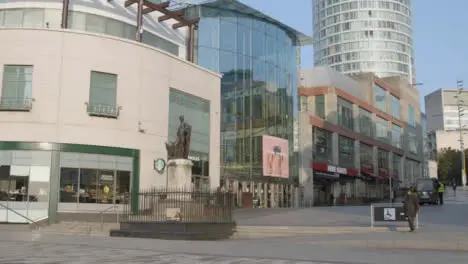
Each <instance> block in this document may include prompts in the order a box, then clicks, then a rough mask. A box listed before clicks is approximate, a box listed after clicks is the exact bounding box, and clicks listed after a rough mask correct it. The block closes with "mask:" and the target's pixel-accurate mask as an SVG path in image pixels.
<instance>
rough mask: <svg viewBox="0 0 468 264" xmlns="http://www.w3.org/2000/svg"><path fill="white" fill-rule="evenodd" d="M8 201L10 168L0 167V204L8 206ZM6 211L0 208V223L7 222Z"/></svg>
mask: <svg viewBox="0 0 468 264" xmlns="http://www.w3.org/2000/svg"><path fill="white" fill-rule="evenodd" d="M9 201H10V166H0V203H1V204H2V205H3V206H8V202H9ZM7 221H8V218H7V209H5V208H4V207H2V206H0V222H7Z"/></svg>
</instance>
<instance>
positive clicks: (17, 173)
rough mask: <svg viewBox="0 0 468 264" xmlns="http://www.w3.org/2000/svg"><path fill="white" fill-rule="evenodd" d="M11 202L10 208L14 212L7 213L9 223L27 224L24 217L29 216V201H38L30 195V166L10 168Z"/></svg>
mask: <svg viewBox="0 0 468 264" xmlns="http://www.w3.org/2000/svg"><path fill="white" fill-rule="evenodd" d="M9 174H10V177H9V188H8V190H9V191H8V192H9V196H10V198H9V202H8V206H9V207H10V208H11V209H12V210H14V211H15V212H16V213H14V212H12V211H8V212H7V219H8V222H11V223H27V222H28V220H27V219H25V218H24V217H22V216H21V215H23V216H26V217H27V215H28V201H29V200H32V201H37V198H36V197H34V196H31V195H29V175H30V168H29V166H10V171H9Z"/></svg>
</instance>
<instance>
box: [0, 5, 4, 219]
mask: <svg viewBox="0 0 468 264" xmlns="http://www.w3.org/2000/svg"><path fill="white" fill-rule="evenodd" d="M4 18H5V11H3V10H0V26H4V24H3V21H4ZM0 219H1V216H0Z"/></svg>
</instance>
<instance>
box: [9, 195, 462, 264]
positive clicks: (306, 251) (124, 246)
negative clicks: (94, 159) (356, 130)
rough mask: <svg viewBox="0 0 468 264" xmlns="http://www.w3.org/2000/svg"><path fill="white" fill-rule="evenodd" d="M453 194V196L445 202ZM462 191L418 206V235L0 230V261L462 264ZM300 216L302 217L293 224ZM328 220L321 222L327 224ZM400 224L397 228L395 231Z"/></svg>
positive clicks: (351, 217) (360, 214)
mask: <svg viewBox="0 0 468 264" xmlns="http://www.w3.org/2000/svg"><path fill="white" fill-rule="evenodd" d="M451 195H452V196H451ZM466 215H468V191H459V192H458V194H457V196H456V197H455V196H454V195H453V193H451V192H448V193H447V196H446V204H445V205H443V206H424V207H422V211H421V229H419V230H418V231H417V232H416V233H409V232H407V231H406V230H405V231H402V229H398V231H394V230H393V231H391V229H389V230H390V231H389V232H372V231H371V229H370V228H369V232H360V233H347V234H340V233H317V234H305V235H301V236H285V237H269V238H266V237H264V238H256V239H252V238H237V239H232V240H227V241H215V242H213V241H165V240H151V239H133V238H113V237H102V236H101V237H99V236H86V235H81V236H78V235H69V234H68V235H67V234H53V233H40V232H39V233H31V232H20V231H18V230H16V229H15V228H13V227H14V226H12V228H8V226H7V228H3V229H0V263H8V264H27V263H31V264H32V263H34V264H36V263H37V264H59V263H72V264H74V263H102V264H107V263H113V264H120V263H132V264H140V263H155V264H158V263H159V264H161V263H167V264H170V263H171V264H178V263H187V264H198V263H199V264H205V263H212V264H215V263H221V264H222V263H225V264H229V263H238V264H239V263H245V264H255V263H265V264H267V263H269V264H270V263H271V264H274V263H285V264H287V263H291V264H293V263H304V264H305V263H311V264H312V263H319V264H326V263H328V264H340V263H341V264H393V263H425V264H440V263H450V264H458V263H459V264H466V263H468V223H467V222H466ZM236 217H237V220H238V222H239V223H240V224H241V225H242V224H243V225H245V224H246V223H249V224H251V225H252V224H253V225H255V224H256V225H258V226H259V225H261V224H262V222H264V225H270V226H271V225H274V224H277V225H282V226H286V225H290V226H296V227H300V226H309V227H314V226H316V227H329V228H333V227H336V228H338V227H343V226H360V227H364V226H366V225H368V224H369V208H368V207H364V206H363V207H333V208H311V209H293V210H291V209H284V210H282V209H272V210H269V211H268V210H260V211H257V213H255V212H254V211H249V210H246V211H243V212H240V213H239V214H237V215H236ZM298 217H302V218H301V219H297V218H298ZM327 218H328V220H327ZM402 226H404V224H403V225H402Z"/></svg>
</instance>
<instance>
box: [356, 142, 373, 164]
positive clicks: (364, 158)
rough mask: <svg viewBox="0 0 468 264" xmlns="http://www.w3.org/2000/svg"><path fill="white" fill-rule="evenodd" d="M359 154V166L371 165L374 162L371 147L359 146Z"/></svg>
mask: <svg viewBox="0 0 468 264" xmlns="http://www.w3.org/2000/svg"><path fill="white" fill-rule="evenodd" d="M359 152H360V162H361V164H366V165H373V164H374V160H373V156H374V155H373V150H372V146H369V145H366V144H363V143H361V144H359Z"/></svg>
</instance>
